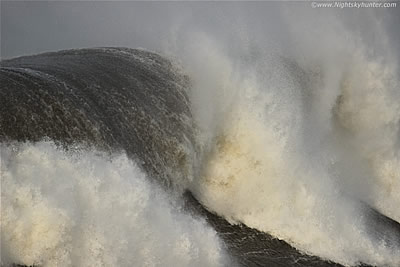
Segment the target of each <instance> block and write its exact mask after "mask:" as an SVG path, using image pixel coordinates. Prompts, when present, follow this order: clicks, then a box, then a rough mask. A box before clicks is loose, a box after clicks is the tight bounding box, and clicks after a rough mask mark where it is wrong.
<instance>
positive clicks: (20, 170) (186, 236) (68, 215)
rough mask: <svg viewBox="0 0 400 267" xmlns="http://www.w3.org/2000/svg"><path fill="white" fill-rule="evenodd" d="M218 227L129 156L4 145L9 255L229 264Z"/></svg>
mask: <svg viewBox="0 0 400 267" xmlns="http://www.w3.org/2000/svg"><path fill="white" fill-rule="evenodd" d="M227 260H228V258H227V257H226V256H225V254H224V251H223V249H222V247H221V243H220V241H219V239H218V238H217V236H216V233H215V231H214V230H213V229H211V228H210V227H209V226H207V224H206V223H205V221H204V220H203V219H201V218H194V217H192V216H190V215H188V214H186V213H185V212H183V211H182V209H181V208H180V205H179V202H178V200H177V199H174V198H173V197H172V196H169V195H167V194H166V192H164V191H163V190H162V189H161V188H159V187H158V186H156V185H154V184H151V183H150V182H149V180H148V178H147V177H146V176H145V174H144V173H143V172H142V171H141V170H140V169H139V168H138V167H137V166H136V164H135V163H134V162H132V161H131V160H129V159H128V158H127V157H126V156H125V155H115V156H112V157H111V158H109V156H107V155H103V154H102V153H98V152H96V151H91V152H88V151H86V152H85V151H81V152H78V153H75V152H68V153H65V152H63V151H62V150H61V149H57V148H56V147H55V145H53V144H52V143H49V142H42V143H37V144H35V145H32V144H20V145H19V148H18V149H15V147H14V148H12V147H9V146H5V145H2V146H1V262H2V263H3V264H7V263H19V264H25V265H33V264H35V265H40V266H222V265H226V264H227V262H228V261H227Z"/></svg>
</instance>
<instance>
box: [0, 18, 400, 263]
mask: <svg viewBox="0 0 400 267" xmlns="http://www.w3.org/2000/svg"><path fill="white" fill-rule="evenodd" d="M285 15H286V16H287V17H294V18H296V16H298V15H296V14H293V13H291V12H289V11H288V12H287V13H285ZM324 20H327V21H328V22H329V23H330V24H329V25H330V27H329V28H324V27H322V26H319V25H317V24H315V23H314V22H315V21H314V20H310V21H305V22H304V21H303V20H300V21H299V22H298V23H296V24H295V25H294V24H293V25H291V26H290V27H289V28H288V29H286V31H287V32H286V35H285V37H280V38H281V39H280V38H277V37H276V36H274V35H273V33H272V32H269V33H270V34H271V36H272V37H271V38H274V37H275V38H276V40H275V39H274V41H275V42H277V43H278V44H285V45H286V46H285V45H282V47H280V48H279V49H278V48H277V46H276V44H271V43H268V42H267V43H264V41H265V39H263V38H261V39H257V38H255V37H254V36H239V37H238V40H237V43H235V44H232V45H231V46H229V45H227V44H226V43H227V42H226V40H224V41H221V40H220V39H219V38H218V37H215V36H213V35H212V34H209V33H207V32H203V31H190V32H189V33H188V32H187V31H186V30H185V29H184V30H183V32H179V30H178V31H177V32H174V34H171V36H172V37H174V38H176V40H173V41H171V42H172V43H173V45H172V46H171V45H170V44H168V46H167V48H165V49H160V50H161V51H162V53H163V54H164V55H166V56H164V57H163V56H159V55H157V54H155V53H150V52H146V51H144V50H131V49H116V48H102V49H83V50H71V51H61V52H57V53H50V54H43V55H38V56H33V57H23V58H17V59H13V60H9V61H3V62H2V75H3V76H2V77H3V78H2V81H3V82H4V84H7V85H6V86H4V85H2V88H1V92H0V93H1V96H2V100H1V101H2V104H3V105H2V109H1V114H0V115H1V116H2V117H1V121H0V122H1V123H2V124H1V126H2V129H3V130H2V132H1V133H0V136H1V137H2V141H3V145H2V147H1V148H2V154H1V157H2V168H1V172H2V215H1V216H2V219H1V227H2V250H3V253H2V262H3V261H4V262H5V263H8V262H13V263H22V264H27V265H30V264H43V265H48V266H53V265H61V266H64V265H71V264H72V265H82V266H92V265H102V264H103V265H124V266H126V265H131V264H137V265H147V266H154V265H156V266H179V265H181V266H188V265H190V266H192V265H197V266H216V265H229V264H231V263H232V260H231V259H230V257H229V256H227V255H226V253H227V254H231V255H232V254H234V256H235V257H234V258H235V261H238V262H239V263H242V264H243V265H248V266H253V265H254V266H257V265H258V266H262V265H268V264H269V265H274V264H275V265H284V266H285V265H286V266H287V265H293V266H296V265H297V266H312V265H314V264H315V266H321V265H327V266H329V265H334V263H332V262H329V261H326V260H330V261H334V262H337V263H340V264H343V265H357V264H360V263H366V264H371V265H378V266H398V265H399V264H400V226H399V224H398V222H399V221H400V212H399V211H400V209H399V208H398V207H399V206H400V155H399V151H400V150H399V146H400V142H399V139H400V135H399V126H400V125H399V124H400V104H399V101H398V100H399V99H400V91H399V90H398V88H399V85H400V84H399V69H398V58H397V57H396V56H393V55H395V53H393V47H392V46H391V44H390V42H389V41H388V39H387V37H386V35H385V31H384V30H383V29H380V28H379V24H378V26H376V25H375V24H374V22H375V20H374V17H373V16H371V21H372V22H371V21H370V22H367V25H372V24H373V25H375V26H376V27H378V28H379V30H380V31H376V30H375V32H379V38H378V39H379V40H380V41H379V49H378V48H377V46H374V45H371V44H369V43H366V42H365V40H364V37H365V36H364V35H363V32H362V31H360V32H359V31H357V30H354V29H353V30H351V29H347V28H346V27H345V26H344V24H342V23H341V22H340V21H338V20H337V19H336V18H335V17H334V16H327V17H326V18H325V17H324ZM290 21H291V20H290ZM316 21H318V20H316ZM368 23H369V24H368ZM311 29H312V30H311ZM247 30H249V29H247ZM249 31H251V30H249ZM338 32H340V35H338V34H337V33H338ZM304 33H307V34H304ZM341 36H342V37H341ZM172 37H171V38H172ZM250 37H251V38H250ZM252 38H253V39H252ZM172 39H173V38H172ZM288 39H289V41H288ZM315 40H318V42H319V43H318V45H315ZM286 42H287V43H288V44H287V43H286ZM278 46H279V45H278ZM228 47H229V49H228ZM166 58H171V60H172V62H174V63H171V62H170V61H169V60H167V59H166ZM17 88H19V89H20V91H18V90H16V89H17ZM21 88H22V89H21ZM54 88H57V90H54ZM35 97H36V98H35ZM47 106H50V107H51V108H47ZM27 125H28V126H27ZM43 138H50V139H51V140H52V141H50V142H49V141H47V142H43ZM26 140H28V141H33V142H36V143H27V144H21V143H22V142H24V141H26ZM15 141H18V142H16V143H15ZM9 142H11V143H12V144H11V145H9V144H8V143H9ZM37 142H38V143H37ZM53 142H55V143H56V144H54V143H53ZM6 143H7V144H6ZM82 143H83V147H81V146H82ZM88 144H89V148H88V146H87V145H88ZM76 146H77V147H78V148H76V149H75V147H76ZM93 146H94V147H95V148H94V149H93ZM71 147H72V148H71ZM104 151H106V152H104ZM107 153H109V154H107ZM128 158H129V159H128ZM145 173H146V174H145ZM155 181H158V182H155ZM160 184H161V185H160ZM186 190H188V191H190V192H191V194H193V195H194V198H195V199H197V200H198V201H199V202H200V203H201V204H202V205H203V206H204V207H205V208H206V209H207V210H208V211H210V212H212V213H216V214H218V216H220V217H218V218H217V219H212V218H213V217H212V216H213V215H212V214H211V213H207V212H205V213H206V214H208V215H206V217H207V216H208V217H207V218H208V220H209V224H210V225H213V226H214V228H215V229H216V230H217V231H219V232H218V233H219V234H220V235H219V236H218V237H217V235H216V232H214V230H213V229H212V228H210V225H209V224H207V223H206V222H205V221H204V220H203V219H200V217H199V216H196V215H195V216H192V215H191V212H190V211H188V210H187V209H186V208H183V207H182V206H183V204H182V202H185V201H186V200H182V199H181V198H180V196H181V194H182V192H184V191H186ZM189 210H190V209H189ZM210 218H211V219H210ZM226 220H227V221H228V222H230V223H231V224H239V227H237V228H233V227H232V228H229V227H230V225H229V224H228V223H227V221H226ZM241 224H244V225H241ZM218 225H223V227H218ZM224 227H225V228H224ZM248 227H250V228H254V229H256V230H257V231H256V234H254V235H253V233H254V232H252V230H251V229H250V228H248ZM221 229H222V230H221ZM224 229H228V230H227V231H225V230H224ZM243 233H244V237H241V236H240V234H243ZM263 233H268V234H270V235H272V236H273V237H276V238H279V239H281V240H284V241H285V242H287V243H289V244H290V245H292V246H293V247H295V248H296V249H298V250H299V251H300V252H298V251H296V250H294V249H293V248H290V247H286V246H283V245H282V244H283V243H284V241H279V242H278V243H279V244H278V243H277V244H278V245H277V246H276V247H268V246H270V245H271V244H275V243H271V242H272V241H271V239H268V238H265V236H263ZM260 236H262V237H260ZM239 237H240V238H239ZM249 240H250V241H249ZM268 242H269V243H268ZM266 243H268V244H269V245H268V246H266V245H265V244H266ZM4 251H5V253H4ZM293 251H294V252H293ZM279 253H281V254H279ZM303 253H305V254H303ZM82 254H84V255H85V257H82ZM274 255H275V256H274ZM276 255H280V256H279V257H278V256H276ZM281 255H286V257H285V256H281ZM309 255H316V256H318V257H319V258H318V259H316V258H313V257H311V256H309ZM242 259H246V260H242Z"/></svg>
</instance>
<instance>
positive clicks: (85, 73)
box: [0, 48, 400, 266]
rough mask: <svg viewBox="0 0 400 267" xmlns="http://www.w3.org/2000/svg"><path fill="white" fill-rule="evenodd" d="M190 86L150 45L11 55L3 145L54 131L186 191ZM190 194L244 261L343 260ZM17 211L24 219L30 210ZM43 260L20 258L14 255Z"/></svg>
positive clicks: (398, 233)
mask: <svg viewBox="0 0 400 267" xmlns="http://www.w3.org/2000/svg"><path fill="white" fill-rule="evenodd" d="M190 90H191V83H190V81H189V78H188V77H187V76H185V75H184V74H182V73H181V72H180V71H179V70H178V69H177V68H176V67H174V65H173V64H172V63H171V62H170V61H169V60H167V59H165V58H163V57H161V56H159V55H157V54H155V53H152V52H147V51H144V50H135V49H127V48H94V49H80V50H68V51H60V52H55V53H45V54H40V55H35V56H28V57H20V58H16V59H11V60H5V61H2V62H1V72H0V140H1V142H2V144H3V145H4V146H3V147H2V149H4V150H6V148H5V147H6V146H13V145H15V144H21V143H24V142H33V143H40V142H42V141H43V140H50V141H51V142H55V143H56V144H58V145H59V146H60V147H61V148H60V149H66V150H68V149H69V148H72V147H75V146H78V145H79V146H82V145H83V146H87V147H95V148H96V149H98V150H99V151H106V152H109V153H111V154H112V153H120V152H121V151H122V153H126V154H127V155H128V157H129V158H130V159H132V160H133V161H134V162H136V163H137V164H138V165H139V167H140V168H141V169H143V170H145V172H146V175H147V177H151V178H156V179H157V180H158V182H159V183H161V184H162V185H163V188H164V189H165V188H166V189H167V192H170V193H171V194H173V192H180V191H179V190H178V191H174V189H176V188H179V189H183V190H185V189H186V188H187V186H186V183H188V182H189V181H190V180H195V179H196V178H197V177H196V175H197V173H198V172H197V171H196V169H197V165H198V164H200V163H199V162H197V161H196V159H197V158H198V157H199V156H198V155H197V154H198V151H197V147H198V144H197V143H196V142H197V141H196V134H197V129H196V126H195V122H194V120H193V116H192V111H191V103H190V102H189V97H188V93H189V91H190ZM16 149H17V148H16ZM17 150H18V149H17ZM7 153H8V152H7ZM7 153H4V154H2V156H4V155H6V156H7V155H9V154H7ZM6 156H4V157H6ZM7 157H8V156H7ZM16 168H18V165H17V167H16ZM43 179H44V178H43ZM2 190H7V188H2ZM121 194H122V193H121ZM194 195H195V194H194ZM16 197H18V196H16ZM183 199H184V201H185V211H182V210H181V211H180V212H184V213H189V214H194V215H193V216H195V217H196V216H200V217H203V218H205V219H206V221H207V223H208V225H211V226H212V227H213V229H215V230H216V232H217V235H218V237H219V238H220V239H221V240H223V245H222V247H223V248H224V249H226V250H227V252H228V255H230V256H229V257H232V258H233V259H234V261H235V262H238V263H239V264H240V265H243V266H341V265H340V264H337V263H334V262H331V261H329V260H324V259H322V258H319V257H316V256H310V255H308V254H305V253H303V252H301V251H299V250H297V249H295V248H294V247H292V246H290V245H289V244H288V243H286V242H285V241H283V240H279V239H277V238H274V237H273V236H271V235H269V234H267V233H265V232H262V231H259V230H256V229H252V228H249V227H247V226H246V225H244V224H240V223H239V224H231V223H229V222H228V221H227V220H226V219H225V218H223V217H222V216H218V215H216V214H214V213H213V212H212V211H209V210H208V209H206V208H205V207H204V206H203V205H202V204H200V203H199V202H198V201H197V200H196V199H195V197H193V195H192V193H191V192H189V191H186V193H184V194H183ZM71 201H73V200H71ZM27 205H28V206H29V203H28V204H27ZM101 208H102V207H99V209H101ZM365 210H368V211H369V212H367V213H366V220H369V221H370V223H367V225H370V232H371V233H373V234H371V238H373V239H376V240H377V243H379V242H386V243H388V244H389V245H390V246H392V247H395V246H399V247H400V239H399V237H400V226H399V224H398V223H397V222H395V221H393V220H391V219H389V218H387V217H385V216H384V215H382V214H380V213H379V212H377V211H375V210H374V209H372V208H369V207H368V206H367V207H366V208H365ZM20 216H21V220H22V218H23V216H24V214H23V212H22V214H20ZM105 219H107V218H105ZM153 220H163V218H153ZM293 220H296V218H293ZM94 224H96V222H94ZM115 227H117V228H118V225H115ZM132 234H133V235H135V233H132ZM165 234H166V235H167V233H165ZM150 236H151V234H150ZM2 242H6V241H2ZM10 242H11V241H10ZM30 242H32V243H35V242H40V241H39V240H35V239H33V240H31V241H30ZM167 242H168V241H167ZM2 244H3V247H4V243H2ZM5 245H6V246H7V244H5ZM49 249H50V248H49ZM51 249H52V248H51ZM171 251H172V250H171ZM8 253H11V254H12V253H13V252H12V251H8ZM22 253H24V251H22ZM171 253H172V252H171ZM15 255H17V253H16V252H15ZM80 256H81V257H85V255H80ZM38 257H39V256H38ZM50 257H56V255H50ZM11 258H12V259H14V260H15V258H16V257H14V258H13V257H11ZM39 258H40V257H39ZM45 262H46V261H45V260H42V261H41V262H40V261H39V262H34V261H33V262H32V261H29V260H26V261H24V260H23V259H21V260H20V261H19V262H14V263H17V264H39V265H40V264H44V263H45ZM229 264H232V262H229ZM229 264H228V263H227V262H225V263H223V264H222V265H229ZM44 265H45V264H44Z"/></svg>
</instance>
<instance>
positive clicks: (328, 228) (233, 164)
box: [180, 10, 400, 266]
mask: <svg viewBox="0 0 400 267" xmlns="http://www.w3.org/2000/svg"><path fill="white" fill-rule="evenodd" d="M296 12H297V10H296ZM287 15H288V18H289V20H290V21H291V22H293V20H295V18H296V17H297V16H299V15H297V14H294V13H291V12H290V11H288V12H287ZM303 15H304V14H303ZM324 15H326V14H324ZM318 21H324V22H323V23H321V24H318ZM373 22H374V19H373V16H372V17H371V21H370V24H371V25H373ZM325 23H328V24H329V26H330V27H324V25H326V24H325ZM289 25H290V27H289V29H288V30H287V31H288V35H289V36H290V38H292V39H293V40H295V42H293V43H291V44H290V43H289V44H286V46H287V48H288V49H287V48H282V49H281V50H280V52H279V51H277V50H276V49H275V48H276V47H273V46H268V45H265V46H263V45H262V44H261V43H260V42H259V43H257V42H256V41H257V38H255V39H256V41H255V43H252V44H251V45H252V47H250V48H249V47H248V46H246V44H244V45H243V51H242V54H240V53H239V54H234V55H232V54H231V53H230V51H229V49H227V44H226V43H224V42H223V41H222V42H221V40H218V38H215V36H212V35H208V34H206V33H204V32H194V33H193V32H192V33H190V34H189V38H187V40H188V41H187V42H185V43H184V44H183V45H182V46H183V47H184V48H182V49H181V50H180V53H181V62H182V64H183V65H184V67H185V70H187V71H188V72H189V73H190V75H191V77H193V80H194V89H193V91H192V93H191V99H192V102H193V111H194V116H195V118H196V121H197V123H198V125H199V128H200V134H199V138H198V140H199V143H200V145H201V146H202V158H203V160H202V162H201V163H200V164H199V166H198V170H199V176H198V177H197V179H195V180H194V183H193V184H192V185H191V186H190V189H191V190H192V191H193V192H194V194H195V195H196V197H197V198H198V199H200V200H201V202H202V203H203V204H205V205H206V206H207V207H208V208H209V209H211V210H214V211H216V212H217V213H218V214H220V215H221V216H223V217H225V218H227V219H228V220H229V221H231V222H242V223H245V224H246V225H248V226H250V227H254V228H257V229H259V230H261V231H265V232H268V233H271V234H273V235H274V236H277V237H279V238H282V239H284V240H286V241H288V242H289V243H291V244H293V245H294V246H295V247H297V248H299V249H301V250H303V251H306V252H308V253H311V254H315V255H319V256H321V257H323V258H327V259H331V260H334V261H337V262H340V263H342V264H345V265H354V264H357V263H359V262H365V263H369V264H377V265H389V266H398V265H399V264H400V248H398V247H391V246H390V245H387V244H385V243H384V242H382V241H381V240H379V239H375V238H373V237H372V236H371V233H369V231H370V230H368V227H367V225H368V222H366V217H365V214H364V209H363V208H362V207H363V205H360V203H361V202H365V203H368V204H369V205H371V206H372V207H375V208H377V209H378V210H379V211H381V212H382V213H383V214H386V215H388V216H390V217H391V218H393V219H395V220H397V221H399V220H400V213H399V211H400V210H399V209H398V207H399V205H400V197H399V196H400V176H399V175H400V155H399V152H398V151H399V121H400V105H399V101H398V99H400V95H399V94H400V92H399V90H398V88H399V85H400V84H399V79H398V69H397V66H398V61H397V59H396V57H395V56H393V55H394V54H391V53H390V52H389V51H392V50H391V47H390V46H389V45H388V44H387V39H386V38H385V31H384V30H383V29H380V30H381V31H378V32H379V36H380V40H381V41H380V42H379V45H380V46H379V47H375V46H372V45H371V44H368V43H364V41H365V40H364V39H363V35H362V32H359V31H353V30H349V29H347V28H346V27H345V25H344V24H343V22H342V21H341V20H338V19H337V18H336V17H335V16H326V17H325V16H321V17H319V18H318V16H317V15H316V14H313V19H310V20H304V19H303V20H299V23H297V22H296V23H289ZM367 25H369V24H367ZM338 32H340V33H341V35H338V34H337V33H338ZM269 37H270V38H272V39H273V38H277V39H276V40H275V41H276V42H278V43H279V42H280V41H282V40H279V38H278V37H276V36H269ZM181 40H182V38H181ZM262 40H263V39H262ZM315 40H318V42H319V43H318V45H315V44H314V42H315ZM257 47H258V48H257ZM286 49H287V50H286Z"/></svg>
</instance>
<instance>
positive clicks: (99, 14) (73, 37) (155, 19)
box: [1, 1, 400, 58]
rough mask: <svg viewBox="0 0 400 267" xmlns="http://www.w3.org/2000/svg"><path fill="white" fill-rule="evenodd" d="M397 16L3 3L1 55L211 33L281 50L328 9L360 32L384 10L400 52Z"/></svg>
mask: <svg viewBox="0 0 400 267" xmlns="http://www.w3.org/2000/svg"><path fill="white" fill-rule="evenodd" d="M399 5H400V3H399ZM287 7H290V8H291V9H292V10H294V9H299V10H303V11H304V10H306V12H299V14H300V15H298V17H297V18H296V19H293V20H289V21H288V20H287V19H285V18H284V16H283V15H282V14H285V12H284V11H283V10H284V8H287ZM399 11H400V7H398V8H392V9H386V10H383V9H381V10H377V9H376V10H373V11H371V10H365V9H364V10H354V9H353V10H350V9H347V10H345V9H342V10H322V9H320V10H316V9H311V7H310V3H307V2H284V3H278V2H268V3H265V2H264V3H260V2H258V3H256V2H253V3H245V2H224V3H212V2H206V3H204V2H203V3H199V2H197V3H193V2H191V3H189V2H186V3H183V2H127V1H125V2H112V1H107V2H104V1H103V2H95V1H91V2H89V1H88V2H77V1H75V2H72V1H69V2H68V1H63V2H56V1H52V2H46V1H43V2H39V1H35V2H33V1H28V2H25V1H1V57H2V58H10V57H15V56H20V55H27V54H35V53H39V52H44V51H54V50H60V49H68V48H81V47H98V46H125V47H143V48H147V49H150V50H156V51H157V50H160V49H162V46H163V45H166V44H167V43H168V41H169V40H171V36H172V35H174V34H176V31H177V29H179V31H183V30H182V29H184V31H196V30H201V31H205V32H207V33H209V34H210V35H214V36H218V38H222V39H224V40H225V41H226V44H228V45H234V43H235V38H233V36H238V35H241V34H242V35H243V34H244V35H246V36H247V38H250V39H251V38H253V37H254V36H263V38H265V40H267V41H270V40H271V39H274V38H275V39H276V38H277V36H279V39H280V45H281V46H282V45H285V44H286V43H287V41H286V39H285V38H289V37H288V36H287V32H288V27H290V26H291V25H290V24H294V23H297V21H298V22H301V21H302V20H310V19H312V17H313V16H314V15H315V16H317V15H318V14H321V13H323V12H330V13H332V12H335V14H337V16H339V17H341V16H342V17H343V20H347V22H346V23H347V24H348V25H349V27H361V28H362V27H363V26H362V25H363V24H366V23H370V22H368V21H367V20H365V21H364V19H363V17H366V16H367V13H368V12H375V13H379V14H378V15H379V17H380V18H381V20H382V24H384V26H385V29H386V30H387V31H388V32H389V36H390V38H391V39H392V40H391V42H392V43H393V44H397V47H398V48H400V46H399V45H398V44H399V43H400V38H399V36H400V30H399V29H400V27H399V26H398V25H400V12H399ZM341 19H342V18H341ZM316 23H317V24H321V23H324V22H323V20H322V22H321V21H316ZM326 27H327V28H328V27H329V23H327V25H326ZM364 28H365V29H364V31H365V32H366V33H365V34H364V35H365V36H369V37H368V38H369V41H370V42H374V41H378V40H375V39H379V37H378V35H376V32H375V31H376V29H375V28H373V25H372V26H371V25H369V26H367V27H364ZM310 30H312V29H310ZM305 34H306V33H305ZM242 37H243V36H242ZM242 37H241V38H242ZM268 37H271V38H268ZM257 38H258V37H257ZM282 40H283V41H282Z"/></svg>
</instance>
